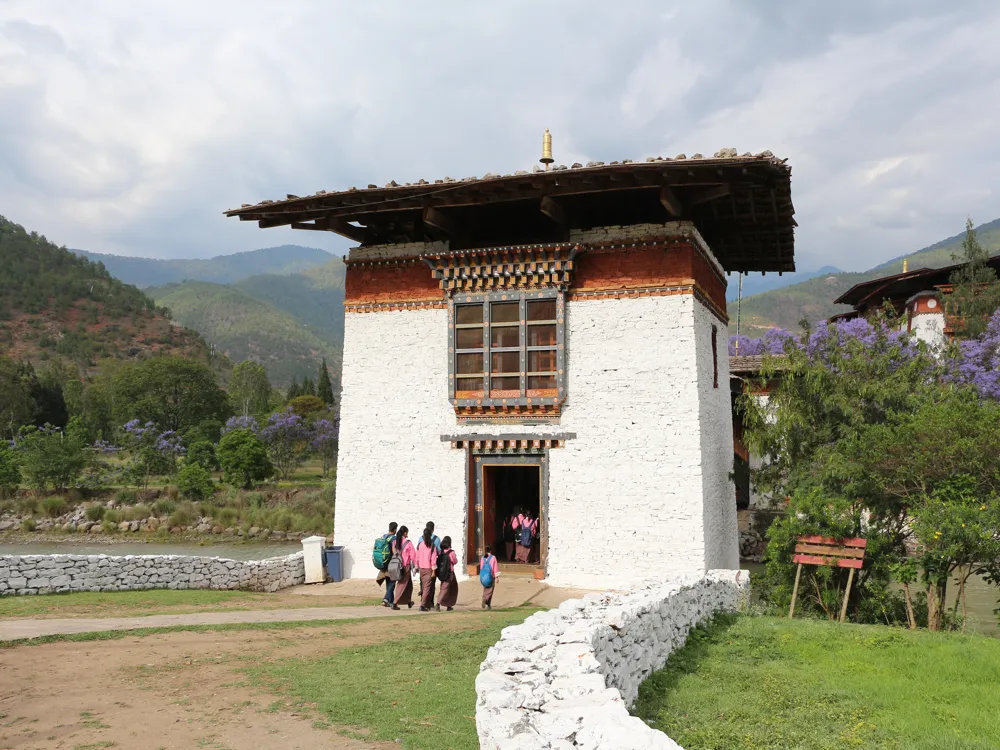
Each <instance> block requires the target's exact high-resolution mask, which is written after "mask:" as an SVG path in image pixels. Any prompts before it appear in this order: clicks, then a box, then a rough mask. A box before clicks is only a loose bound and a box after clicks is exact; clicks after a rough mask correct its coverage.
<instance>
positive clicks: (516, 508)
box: [483, 464, 542, 564]
mask: <svg viewBox="0 0 1000 750" xmlns="http://www.w3.org/2000/svg"><path fill="white" fill-rule="evenodd" d="M541 476H542V475H541V467H540V466H537V465H525V464H520V465H518V464H513V465H511V464H508V465H492V466H491V465H488V464H487V465H486V466H484V467H483V506H484V507H483V512H484V513H483V514H484V521H485V523H484V526H485V528H484V531H485V534H484V536H485V542H486V544H489V545H490V546H491V547H492V548H493V551H494V552H495V554H496V555H497V557H498V558H499V559H500V560H503V561H505V562H513V559H514V553H513V549H514V547H513V544H512V543H511V542H510V541H509V540H510V539H511V534H510V533H508V534H507V538H506V540H505V538H504V523H505V522H507V521H509V519H510V518H511V516H512V515H514V514H515V513H516V512H527V513H530V514H531V516H532V518H540V517H541V516H540V513H541V502H540V501H541V486H542V482H541ZM539 537H541V528H540V524H539V529H538V534H537V535H536V539H535V542H534V544H533V545H532V551H531V555H530V557H529V562H530V563H531V564H536V563H537V562H538V559H539Z"/></svg>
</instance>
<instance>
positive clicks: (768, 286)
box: [726, 266, 843, 302]
mask: <svg viewBox="0 0 1000 750" xmlns="http://www.w3.org/2000/svg"><path fill="white" fill-rule="evenodd" d="M832 273H843V271H841V270H840V269H839V268H837V267H835V266H823V267H822V268H820V269H819V270H818V271H795V272H794V273H786V274H782V275H780V276H779V275H778V274H776V273H772V274H768V275H767V276H763V275H761V274H748V275H746V276H744V277H743V299H746V298H747V297H752V296H753V295H755V294H762V293H763V292H770V291H773V290H775V289H782V288H784V287H786V286H792V285H793V284H799V283H801V282H803V281H808V280H809V279H814V278H816V277H817V276H828V275H829V274H832ZM728 281H729V286H728V288H727V289H726V299H727V300H728V301H729V302H733V301H735V300H737V299H739V296H740V279H739V276H729V277H728Z"/></svg>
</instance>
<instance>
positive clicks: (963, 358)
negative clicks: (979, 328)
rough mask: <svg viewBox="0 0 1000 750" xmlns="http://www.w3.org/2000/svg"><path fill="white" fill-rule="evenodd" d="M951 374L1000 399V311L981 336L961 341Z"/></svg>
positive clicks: (957, 379)
mask: <svg viewBox="0 0 1000 750" xmlns="http://www.w3.org/2000/svg"><path fill="white" fill-rule="evenodd" d="M950 358H951V359H950V364H951V371H952V374H951V377H952V379H953V380H954V381H955V382H958V383H963V384H965V385H971V386H972V387H974V388H975V389H976V391H977V392H978V393H979V395H980V396H981V397H982V398H988V399H992V400H994V401H1000V310H997V311H996V312H995V313H993V316H992V317H991V318H990V322H989V324H988V325H987V327H986V330H985V331H984V332H983V333H982V334H981V335H979V336H977V337H975V338H972V339H966V340H965V341H960V342H959V343H958V345H957V347H954V348H953V349H952V351H951V354H950Z"/></svg>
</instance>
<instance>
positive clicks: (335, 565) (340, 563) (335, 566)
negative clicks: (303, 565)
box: [324, 545, 344, 583]
mask: <svg viewBox="0 0 1000 750" xmlns="http://www.w3.org/2000/svg"><path fill="white" fill-rule="evenodd" d="M324 553H325V555H326V574H327V575H328V576H329V577H330V580H331V581H333V582H334V583H340V582H341V581H343V580H344V548H343V547H342V546H337V545H335V546H333V547H327V548H326V549H325V550H324Z"/></svg>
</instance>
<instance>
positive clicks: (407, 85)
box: [0, 0, 1000, 268]
mask: <svg viewBox="0 0 1000 750" xmlns="http://www.w3.org/2000/svg"><path fill="white" fill-rule="evenodd" d="M998 32H1000V8H998V7H997V6H996V4H995V3H993V2H986V1H985V0H984V1H982V2H980V1H970V2H964V3H953V4H950V5H949V6H948V7H947V8H945V7H944V6H942V4H941V3H939V2H932V1H931V0H912V1H907V0H899V1H896V2H890V1H889V0H879V1H870V0H855V1H853V2H840V3H812V2H798V3H787V2H782V1H779V0H767V1H766V2H760V3H753V4H750V3H742V2H738V1H737V0H704V1H703V2H699V3H680V2H677V3H669V4H667V3H662V2H656V1H654V0H650V1H648V2H647V1H642V0H633V1H632V2H628V3H617V4H611V3H597V2H573V1H572V0H561V1H554V2H549V3H529V2H509V3H503V4H500V3H490V4H486V3H464V4H458V3H448V4H444V3H442V4H440V5H439V6H438V10H437V11H436V12H429V10H428V8H427V6H425V5H422V6H414V5H412V4H404V3H379V4H374V3H364V4H362V3H351V4H348V3H328V2H321V1H318V0H317V1H315V2H307V1H306V0H301V1H300V2H290V3H284V4H276V3H264V2H258V1H257V0H243V1H242V2H228V1H227V2H222V1H219V0H213V2H211V3H205V2H199V3H196V2H194V1H193V0H182V1H179V2H173V3H170V4H159V5H156V4H131V5H130V4H123V3H119V2H114V1H113V0H105V1H103V2H99V1H96V0H95V1H94V2H88V3H86V4H83V3H77V2H71V1H70V0H66V1H65V2H56V1H55V0H50V1H45V0H42V1H40V2H39V1H36V2H27V0H24V1H21V2H10V3H4V4H0V111H2V112H3V113H4V115H5V116H4V127H3V128H2V129H0V213H3V214H4V215H7V216H8V217H9V218H11V219H13V220H15V221H18V222H20V223H22V224H24V225H25V226H28V227H29V228H32V229H37V230H38V231H40V232H43V233H45V234H46V235H48V236H49V237H50V238H51V239H53V240H54V241H57V242H60V243H64V244H67V245H70V246H74V247H84V248H87V249H90V250H94V251H99V252H113V253H121V254H132V255H148V256H154V257H192V256H198V257H205V256H210V255H215V254H218V253H228V252H235V251H238V250H246V249H251V248H254V247H263V246H268V245H276V244H281V243H284V242H295V243H300V244H310V245H322V246H323V247H326V248H327V249H330V250H343V249H344V248H346V247H347V246H348V244H349V243H348V242H347V241H346V240H342V239H340V238H338V237H336V236H332V235H331V236H326V235H325V234H323V233H309V234H306V233H302V232H292V231H291V230H269V231H261V230H258V229H256V227H255V226H253V225H248V224H240V223H238V222H235V221H232V220H226V219H224V218H223V217H222V215H221V212H222V210H223V209H225V208H228V207H231V206H235V205H238V204H239V203H242V202H246V201H251V200H254V201H255V200H257V199H261V198H276V197H283V196H284V194H285V193H287V192H292V193H296V194H303V193H306V192H313V191H315V190H318V189H325V190H334V189H339V188H346V187H348V186H350V185H367V184H368V183H369V182H374V183H378V184H384V183H385V182H388V181H389V180H390V179H396V180H401V181H414V180H416V179H418V178H420V177H424V178H426V179H433V178H436V177H443V176H445V175H449V176H453V177H464V176H471V175H473V174H477V175H481V174H484V173H485V172H488V171H493V172H497V171H503V172H510V171H513V170H514V169H519V168H530V166H531V165H532V164H533V163H534V161H535V159H536V158H537V155H538V150H539V142H540V135H541V131H542V129H543V128H545V127H548V128H550V129H551V130H552V132H553V133H554V135H555V149H556V156H557V158H558V160H559V161H562V162H566V163H570V162H572V161H587V160H590V159H600V160H604V161H608V160H612V159H620V158H643V157H645V156H647V155H652V154H658V153H660V154H664V155H668V156H672V155H674V154H676V153H678V152H681V151H685V152H687V153H688V154H690V153H693V152H695V151H700V152H702V153H711V152H714V151H715V150H717V149H719V148H722V147H728V146H734V147H736V148H737V149H739V150H740V151H741V152H742V151H746V150H752V151H756V150H760V149H764V148H769V149H771V150H772V151H774V152H775V153H778V154H780V155H781V156H785V157H787V158H788V159H789V162H790V163H791V164H792V165H793V196H794V199H795V203H796V208H797V211H798V220H799V225H800V228H799V230H798V235H797V238H798V242H797V247H798V252H797V255H798V265H799V267H801V268H811V267H817V266H820V265H825V264H830V263H832V264H835V265H838V266H841V267H843V268H865V267H868V266H871V265H873V264H874V263H876V262H878V261H881V260H884V259H887V258H889V257H892V256H894V255H898V254H901V253H903V252H906V251H909V250H914V249H917V248H919V247H921V246H922V245H925V244H928V243H930V242H933V241H936V240H937V239H940V238H941V237H943V236H946V235H949V234H954V233H956V232H958V231H959V230H960V229H961V228H962V225H963V223H964V219H965V216H966V214H971V215H973V216H974V217H975V218H976V219H977V220H982V221H985V220H989V219H992V218H995V217H997V216H1000V200H998V196H997V191H996V187H995V186H996V183H997V175H998V167H1000V152H998V149H997V147H996V143H997V142H998V136H1000V132H998V131H1000V124H998V122H1000V119H998V118H997V108H998V106H1000V105H998V104H997V102H1000V51H997V49H996V46H995V44H994V43H993V40H995V39H996V38H997V36H998Z"/></svg>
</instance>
